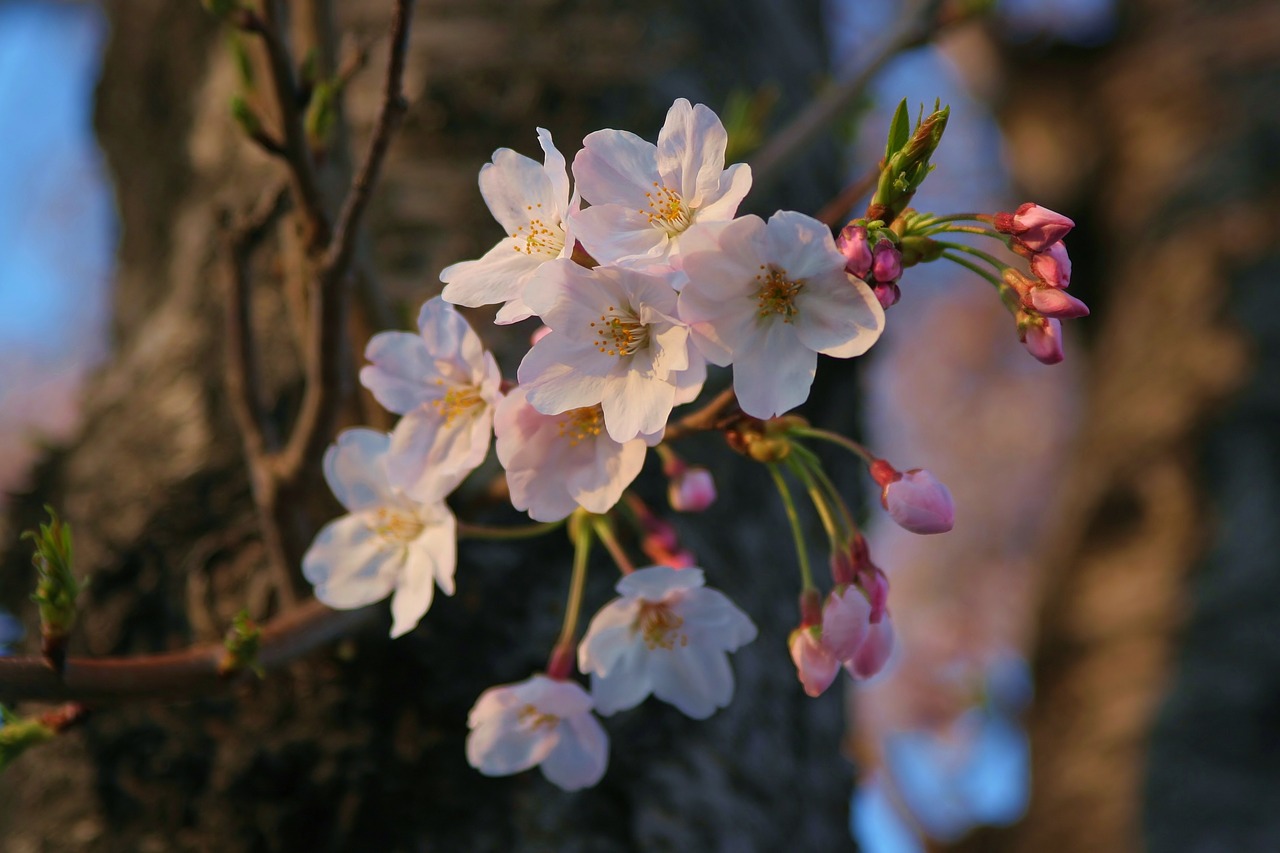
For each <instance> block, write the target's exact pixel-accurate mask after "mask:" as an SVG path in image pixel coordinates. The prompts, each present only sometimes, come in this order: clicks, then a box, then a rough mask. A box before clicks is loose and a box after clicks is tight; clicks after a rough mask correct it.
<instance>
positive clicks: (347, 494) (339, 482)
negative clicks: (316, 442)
mask: <svg viewBox="0 0 1280 853" xmlns="http://www.w3.org/2000/svg"><path fill="white" fill-rule="evenodd" d="M390 444H391V437H390V436H388V435H387V434H386V433H383V432H378V431H377V430H372V429H365V428H363V427H360V428H356V429H348V430H344V431H343V432H342V433H341V434H340V435H339V436H338V439H337V441H335V442H334V443H333V444H331V445H329V448H328V449H327V450H326V451H325V454H324V461H323V463H322V465H323V468H324V478H325V481H326V482H328V484H329V488H330V489H331V490H332V491H333V496H334V497H335V498H337V499H338V503H340V504H342V505H343V506H344V507H346V508H347V509H348V510H350V511H351V512H358V511H360V510H362V509H368V508H370V507H375V506H382V505H383V504H388V503H394V502H395V500H396V498H395V495H394V493H393V492H392V490H391V486H390V484H389V483H388V482H387V471H386V466H385V459H386V455H387V450H388V448H389V447H390Z"/></svg>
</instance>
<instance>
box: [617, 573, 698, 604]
mask: <svg viewBox="0 0 1280 853" xmlns="http://www.w3.org/2000/svg"><path fill="white" fill-rule="evenodd" d="M705 582H706V578H705V576H704V575H703V572H702V569H673V568H671V567H670V566H647V567H645V568H643V569H637V570H636V571H634V572H632V573H630V574H628V575H623V577H622V578H621V579H620V580H619V581H618V583H617V585H616V586H615V587H614V589H616V590H617V591H618V594H619V595H623V596H626V597H627V598H639V599H641V600H643V601H651V602H658V601H662V600H663V599H664V598H666V596H667V595H668V594H669V593H671V592H674V591H676V590H686V589H694V588H697V587H701V586H702V585H703V584H704V583H705Z"/></svg>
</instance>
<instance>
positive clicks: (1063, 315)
mask: <svg viewBox="0 0 1280 853" xmlns="http://www.w3.org/2000/svg"><path fill="white" fill-rule="evenodd" d="M1028 302H1029V303H1030V307H1032V308H1034V309H1035V310H1036V311H1037V312H1038V313H1040V314H1041V315H1043V316H1045V317H1054V318H1056V319H1058V320H1073V319H1075V318H1076V317H1087V316H1089V306H1088V305H1085V304H1084V303H1083V302H1081V301H1080V300H1079V299H1076V298H1075V297H1074V296H1072V295H1071V294H1070V293H1067V292H1066V291H1065V290H1059V289H1058V288H1056V287H1035V288H1032V290H1031V292H1030V294H1029V298H1028Z"/></svg>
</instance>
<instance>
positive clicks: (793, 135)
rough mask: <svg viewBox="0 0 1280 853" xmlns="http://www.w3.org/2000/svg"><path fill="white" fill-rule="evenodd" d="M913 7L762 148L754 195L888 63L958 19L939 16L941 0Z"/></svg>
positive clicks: (753, 162) (753, 164) (754, 170)
mask: <svg viewBox="0 0 1280 853" xmlns="http://www.w3.org/2000/svg"><path fill="white" fill-rule="evenodd" d="M916 6H917V8H916V9H915V10H914V11H912V12H909V13H908V14H907V15H906V16H905V23H904V24H903V25H902V27H901V29H899V30H898V32H897V33H896V34H895V35H894V36H893V37H891V38H890V39H889V40H888V41H886V42H885V43H884V44H883V45H882V46H881V47H880V49H879V50H878V51H877V52H876V53H875V54H873V55H872V57H871V59H870V60H868V61H867V64H866V65H864V66H863V67H862V68H861V69H859V71H858V72H857V73H856V74H854V75H853V76H852V77H850V78H849V79H848V80H846V81H844V82H843V83H840V84H839V85H836V86H832V87H830V88H828V89H827V90H825V91H823V92H822V93H820V94H819V95H818V96H817V97H816V98H814V99H813V100H812V101H810V102H809V105H808V106H807V107H805V108H804V109H803V110H802V111H801V112H800V114H799V115H797V116H796V117H795V118H794V119H792V120H791V123H790V124H788V125H787V126H786V127H784V128H782V129H781V130H780V131H778V132H777V133H776V134H774V136H773V138H772V139H770V140H769V141H768V142H767V143H765V144H764V145H763V146H761V148H760V150H759V151H757V152H756V155H755V157H753V158H751V184H752V188H753V189H754V190H755V191H756V192H759V191H760V190H761V189H763V188H766V187H768V186H769V185H770V184H771V183H773V182H774V181H775V180H777V179H778V178H780V177H781V176H782V171H783V167H784V166H785V165H786V164H787V163H788V162H790V161H791V160H792V159H793V158H794V157H795V156H796V155H798V154H800V153H801V152H802V151H804V149H806V148H808V147H809V146H810V145H811V144H813V142H814V141H815V140H816V139H817V138H818V136H819V135H820V134H821V133H822V131H823V130H825V129H826V128H827V127H829V126H830V125H831V124H832V123H833V122H834V121H836V120H837V119H838V118H840V116H841V115H843V114H844V113H845V112H847V111H848V110H849V108H850V107H851V106H852V105H853V104H854V103H855V102H857V100H858V99H859V98H861V97H862V95H863V93H864V92H865V91H866V88H867V86H868V84H870V82H871V81H872V80H873V79H874V78H875V76H876V75H877V74H879V73H880V71H881V69H883V68H884V66H885V65H887V64H888V63H889V61H890V60H892V59H893V58H894V57H895V56H897V55H898V54H899V53H902V52H903V51H905V50H910V49H911V48H913V47H919V46H920V45H922V44H925V43H926V42H928V41H929V40H930V39H932V38H933V37H934V36H935V35H937V34H938V32H939V31H940V30H941V29H942V28H943V27H944V26H945V25H948V24H951V23H954V22H955V21H956V20H959V19H941V18H940V17H939V15H938V12H939V10H940V8H941V7H942V0H923V2H921V3H918V4H916Z"/></svg>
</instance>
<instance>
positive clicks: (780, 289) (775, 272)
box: [756, 264, 804, 323]
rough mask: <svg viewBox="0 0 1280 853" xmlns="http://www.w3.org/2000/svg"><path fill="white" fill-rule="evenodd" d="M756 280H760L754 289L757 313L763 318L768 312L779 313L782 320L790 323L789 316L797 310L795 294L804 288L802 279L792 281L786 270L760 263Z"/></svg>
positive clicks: (792, 315) (793, 314)
mask: <svg viewBox="0 0 1280 853" xmlns="http://www.w3.org/2000/svg"><path fill="white" fill-rule="evenodd" d="M756 281H758V282H760V287H759V289H757V290H756V305H757V313H758V314H759V315H760V317H761V318H762V319H763V318H765V317H768V316H769V315H770V314H781V315H782V322H784V323H790V322H791V318H792V317H794V316H795V315H796V313H797V311H799V308H798V307H797V306H796V296H798V295H799V294H800V291H801V290H803V289H804V280H803V279H802V280H800V281H792V280H791V279H789V278H787V271H786V270H784V269H779V268H778V267H775V266H767V267H766V266H765V265H764V264H761V265H760V272H758V273H756Z"/></svg>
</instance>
